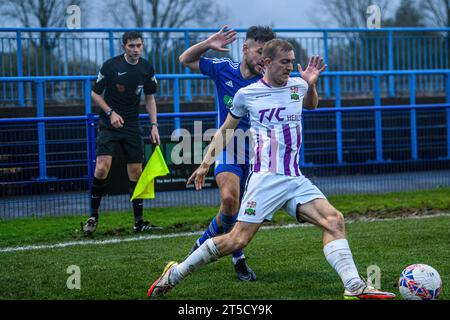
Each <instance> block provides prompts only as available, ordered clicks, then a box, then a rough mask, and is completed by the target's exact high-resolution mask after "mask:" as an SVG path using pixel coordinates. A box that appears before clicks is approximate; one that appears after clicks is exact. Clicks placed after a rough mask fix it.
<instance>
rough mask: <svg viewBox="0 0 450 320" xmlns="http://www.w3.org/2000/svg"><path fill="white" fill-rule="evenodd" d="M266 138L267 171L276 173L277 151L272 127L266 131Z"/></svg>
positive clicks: (276, 142)
mask: <svg viewBox="0 0 450 320" xmlns="http://www.w3.org/2000/svg"><path fill="white" fill-rule="evenodd" d="M267 136H268V137H269V139H270V149H269V171H270V172H277V149H278V141H277V137H276V135H275V131H274V127H273V126H271V127H270V130H267Z"/></svg>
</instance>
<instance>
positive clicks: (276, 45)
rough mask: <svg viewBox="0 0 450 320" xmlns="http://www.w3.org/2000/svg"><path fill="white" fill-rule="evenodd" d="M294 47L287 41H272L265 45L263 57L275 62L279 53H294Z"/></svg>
mask: <svg viewBox="0 0 450 320" xmlns="http://www.w3.org/2000/svg"><path fill="white" fill-rule="evenodd" d="M293 50H294V47H293V46H292V44H291V43H290V42H288V41H286V40H282V39H272V40H270V41H268V42H266V43H265V44H264V47H263V52H262V56H263V58H264V59H265V58H269V59H271V60H273V59H274V58H275V56H276V55H277V53H278V52H280V51H281V52H289V51H293Z"/></svg>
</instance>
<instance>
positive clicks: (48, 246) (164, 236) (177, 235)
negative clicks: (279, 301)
mask: <svg viewBox="0 0 450 320" xmlns="http://www.w3.org/2000/svg"><path fill="white" fill-rule="evenodd" d="M438 217H450V213H439V214H433V215H423V216H420V215H417V216H407V217H398V218H387V219H378V218H365V217H361V218H357V219H353V220H350V219H348V220H346V221H345V223H346V224H349V223H355V222H383V221H397V220H406V219H408V220H411V219H428V218H438ZM305 227H313V225H311V224H308V223H304V224H293V223H292V224H287V225H282V226H265V227H261V229H262V230H271V229H290V228H305ZM201 234H203V231H197V232H184V233H171V234H162V235H148V236H139V237H130V238H123V239H110V240H84V241H72V242H61V243H55V244H46V245H31V246H22V247H6V248H0V253H2V252H17V251H30V250H45V249H58V248H66V247H73V246H86V245H105V244H115V243H122V242H132V241H145V240H155V239H158V240H159V239H168V238H181V237H190V236H196V235H201Z"/></svg>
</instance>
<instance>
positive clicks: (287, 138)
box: [283, 124, 292, 176]
mask: <svg viewBox="0 0 450 320" xmlns="http://www.w3.org/2000/svg"><path fill="white" fill-rule="evenodd" d="M283 135H284V144H285V145H286V150H285V151H284V174H285V175H287V176H290V175H291V168H290V167H289V166H290V163H291V152H292V138H291V130H290V128H289V125H288V124H283Z"/></svg>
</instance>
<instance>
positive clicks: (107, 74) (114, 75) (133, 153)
mask: <svg viewBox="0 0 450 320" xmlns="http://www.w3.org/2000/svg"><path fill="white" fill-rule="evenodd" d="M122 47H123V49H124V54H121V55H118V56H116V57H114V58H111V59H109V60H107V61H106V62H105V63H104V64H103V66H102V67H101V69H100V72H99V73H98V77H97V80H96V83H95V86H94V88H93V90H92V92H91V97H92V100H93V101H94V102H95V103H97V104H98V105H99V106H100V108H101V111H100V123H99V132H98V135H97V139H96V164H95V172H94V177H93V179H92V192H91V216H90V217H89V219H88V220H87V221H86V223H85V224H84V227H83V232H84V234H85V235H86V236H88V235H91V234H92V233H94V232H95V230H96V229H97V225H98V221H99V215H98V209H99V207H100V202H101V199H102V196H103V194H104V190H105V186H106V178H107V177H108V173H109V171H110V168H111V163H112V158H113V156H115V151H116V147H117V145H119V144H120V145H121V147H122V149H123V151H124V154H125V158H126V161H127V171H128V178H129V180H130V195H131V194H133V191H134V188H135V187H136V182H137V181H138V179H139V176H140V175H141V173H142V163H143V160H144V159H143V158H144V154H143V139H142V132H141V128H140V126H139V102H140V98H141V93H142V91H144V94H145V100H146V103H145V107H146V110H147V112H148V115H149V117H150V126H151V134H150V138H151V140H152V143H156V144H158V145H159V144H160V139H159V132H158V124H157V112H156V102H155V97H154V96H153V95H154V93H155V92H156V88H157V80H156V78H155V71H154V69H153V66H152V65H151V64H150V62H149V61H147V60H146V59H144V58H142V57H141V54H142V52H143V49H144V41H143V38H142V35H141V34H140V33H139V32H136V31H128V32H125V33H124V34H123V35H122ZM132 203H133V212H134V220H135V223H134V226H133V231H134V232H142V231H152V230H155V229H161V228H160V227H156V226H154V225H152V224H151V223H150V222H149V221H144V219H143V206H142V205H143V200H142V199H135V200H133V202H132Z"/></svg>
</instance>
